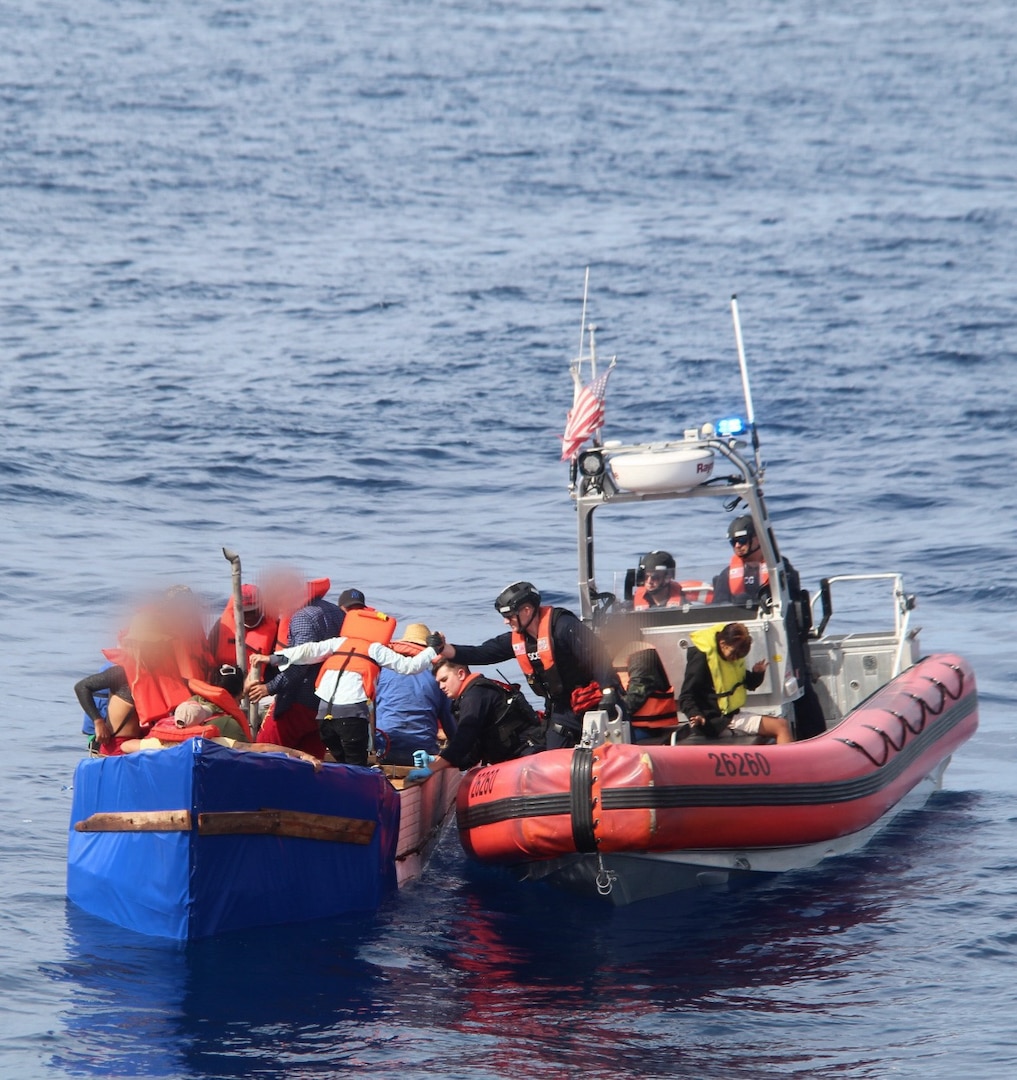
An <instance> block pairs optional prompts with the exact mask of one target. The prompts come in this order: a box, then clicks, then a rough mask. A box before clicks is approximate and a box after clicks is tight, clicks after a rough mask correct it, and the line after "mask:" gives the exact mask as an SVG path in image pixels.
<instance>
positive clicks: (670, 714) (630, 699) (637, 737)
mask: <svg viewBox="0 0 1017 1080" xmlns="http://www.w3.org/2000/svg"><path fill="white" fill-rule="evenodd" d="M622 683H623V684H624V686H625V694H624V696H623V698H622V701H623V702H624V704H625V707H626V708H627V709H628V712H629V720H630V722H631V724H632V737H633V740H634V741H635V742H649V741H654V740H657V741H666V740H667V739H669V738H670V736H671V731H672V730H673V729H674V728H675V726H676V725H677V723H678V703H677V702H676V701H675V696H674V687H673V686H672V685H671V683H670V681H669V680H668V677H667V672H666V671H665V670H664V665H663V663H662V662H661V659H660V654H659V653H658V652H657V650H656V649H654V648H653V647H652V646H643V645H640V646H637V647H636V648H635V649H634V651H633V652H632V653H630V654H629V658H628V662H627V663H626V670H625V674H624V677H623V678H622Z"/></svg>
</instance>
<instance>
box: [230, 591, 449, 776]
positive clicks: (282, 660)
mask: <svg viewBox="0 0 1017 1080" xmlns="http://www.w3.org/2000/svg"><path fill="white" fill-rule="evenodd" d="M363 595H364V594H363V593H362V592H360V590H359V589H352V590H347V592H346V593H343V595H342V596H341V597H340V602H341V603H342V606H343V610H344V611H345V617H344V619H343V631H344V635H343V636H342V637H331V638H326V639H325V640H324V641H310V642H306V643H305V644H301V645H293V646H290V647H288V648H285V649H280V650H278V651H276V652H274V653H273V654H272V655H270V656H265V655H261V654H255V655H253V656H252V657H251V662H252V664H263V663H267V664H273V665H275V666H276V667H278V668H279V669H280V671H281V672H282V673H283V674H285V673H286V671H287V670H288V668H289V667H290V666H291V665H305V664H317V665H319V668H318V676H317V678H316V679H315V685H314V692H315V694H316V695H317V698H318V710H317V719H318V732H319V734H320V736H321V740H322V742H323V743H324V744H325V746H326V747H328V749H329V751H330V753H331V754H332V756H333V757H334V758H335V760H336V761H338V762H342V763H345V764H347V765H366V764H367V753H368V747H369V745H370V730H371V704H372V702H373V701H374V696H375V688H376V686H377V680H378V672H379V671H380V670H381V668H383V667H384V668H391V669H392V670H394V671H397V672H399V674H400V675H416V674H417V673H418V672H421V671H428V670H430V667H431V665H432V664H433V662H434V660H435V658H436V657H437V655H438V653H437V651H436V650H435V649H433V648H430V647H427V648H424V649H423V650H422V651H421V652H419V653H418V654H417V655H416V656H402V655H401V654H400V653H397V652H395V651H394V650H392V649H390V648H388V645H387V642H389V641H391V640H392V637H393V634H394V631H395V619H393V618H392V617H391V616H389V615H385V614H384V613H383V612H380V611H375V610H374V609H373V608H369V607H367V605H366V604H365V603H364V601H363ZM358 598H359V599H358Z"/></svg>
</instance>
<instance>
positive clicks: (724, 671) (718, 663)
mask: <svg viewBox="0 0 1017 1080" xmlns="http://www.w3.org/2000/svg"><path fill="white" fill-rule="evenodd" d="M726 625H727V623H716V624H715V625H713V626H710V627H708V628H707V629H706V630H696V631H694V632H693V633H691V634H689V640H690V641H691V642H692V644H693V645H695V647H696V648H697V649H698V650H699V651H700V652H701V653H703V654H704V655H705V656H706V663H707V665H708V667H709V669H710V678H711V679H712V680H713V689H714V690H715V691H716V694H717V705H718V707H719V708H720V711H721V712H722V713H723V714H724V715H725V716H730V715H731V713H736V712H737V711H738V710H739V709H740V708H741V707H742V706H743V705H744V704H745V702H746V701H747V700H748V693H747V692H746V690H745V659H744V657H743V658H742V659H741V660H725V659H724V658H723V657H722V656H721V655H720V649H719V648H718V646H717V635H718V634H719V633H720V632H721V630H723V629H724V627H725V626H726Z"/></svg>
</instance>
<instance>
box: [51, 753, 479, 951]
mask: <svg viewBox="0 0 1017 1080" xmlns="http://www.w3.org/2000/svg"><path fill="white" fill-rule="evenodd" d="M406 772H408V770H407V769H399V768H389V769H388V773H386V772H385V771H382V770H381V769H366V768H357V767H352V766H347V765H335V764H325V765H322V766H321V768H320V769H319V770H317V771H316V770H315V769H314V767H313V766H312V765H311V764H309V763H308V762H306V761H301V760H297V759H294V758H291V757H288V756H286V755H284V754H276V753H250V752H240V751H237V750H232V749H229V748H227V747H225V746H222V745H219V744H217V743H214V742H211V741H209V740H206V739H201V738H195V739H190V740H188V741H187V742H184V743H181V744H180V745H179V746H176V747H173V748H171V749H164V750H151V751H141V752H137V753H133V754H128V755H124V756H117V757H100V758H89V759H86V760H84V761H82V762H80V763H79V765H78V767H77V771H76V772H75V776H74V797H73V804H72V809H71V828H70V839H69V844H68V857H67V895H68V897H69V899H70V900H71V901H73V902H74V903H75V904H77V905H78V906H79V907H81V908H84V909H85V910H86V911H88V912H91V913H92V914H93V915H97V916H99V917H100V918H103V919H107V920H108V921H110V922H113V923H116V924H118V925H120V926H123V927H126V928H127V929H129V930H134V931H137V932H139V933H142V934H150V935H154V936H158V937H165V938H173V939H175V940H178V941H187V940H191V939H195V938H204V937H210V936H212V935H215V934H219V933H223V932H225V931H230V930H243V929H248V928H252V927H261V926H272V925H276V924H280V923H293V922H303V921H307V920H312V919H322V918H327V917H332V916H337V915H345V914H348V913H354V912H370V911H374V910H376V909H377V908H378V906H379V905H380V904H381V903H382V902H383V901H384V900H385V898H386V897H387V896H389V895H390V894H391V893H393V892H394V891H395V890H396V889H397V888H398V887H399V886H401V885H404V884H405V883H407V882H408V881H412V880H413V879H414V878H416V877H418V876H419V875H420V873H421V871H422V869H423V867H424V866H425V864H426V862H427V858H428V856H429V855H430V853H431V851H432V849H433V848H434V846H435V844H436V843H437V840H438V838H439V835H440V831H441V828H442V825H443V824H444V822H445V821H446V819H447V818H449V817H450V816H451V811H452V807H453V805H454V801H455V794H456V788H457V787H458V784H459V780H460V774H459V773H458V771H456V770H454V769H447V770H444V772H443V773H442V774H441V775H440V776H436V777H435V781H437V782H432V783H429V784H427V785H423V786H420V785H418V786H411V787H407V788H405V789H403V788H402V776H404V775H405V774H406Z"/></svg>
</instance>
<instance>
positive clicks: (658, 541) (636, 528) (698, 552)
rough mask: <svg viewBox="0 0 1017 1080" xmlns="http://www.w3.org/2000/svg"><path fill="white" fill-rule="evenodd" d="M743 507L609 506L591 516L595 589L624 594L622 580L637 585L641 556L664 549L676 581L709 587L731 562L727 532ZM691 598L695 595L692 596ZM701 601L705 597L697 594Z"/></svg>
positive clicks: (697, 501)
mask: <svg viewBox="0 0 1017 1080" xmlns="http://www.w3.org/2000/svg"><path fill="white" fill-rule="evenodd" d="M744 513H745V508H744V507H739V508H738V509H737V510H732V511H730V512H727V511H725V509H724V502H723V500H721V499H719V498H716V499H714V498H692V499H682V500H670V501H662V502H643V503H626V504H617V503H616V504H613V505H606V506H602V507H600V508H599V509H598V510H597V511H596V513H595V514H594V515H593V529H594V558H595V572H596V582H597V588H598V590H599V591H600V592H611V593H614V595H615V596H616V597H617V599H618V601H624V600H627V599H631V596H626V578H628V579H629V581H630V582H631V581H632V579H633V578H634V577H635V578H636V580H635V584H638V583H639V579H638V577H637V576H636V575H637V571H638V568H639V563H640V559H641V558H642V557H643V556H644V555H646V554H647V553H649V552H660V551H663V552H667V553H668V554H670V555H671V556H673V557H674V560H675V563H676V569H675V575H674V577H675V581H678V582H680V583H691V584H690V585H687V586H685V589H686V592H690V591H694V590H693V589H692V586H694V585H696V584H700V583H701V584H702V585H703V586H704V587H707V586H710V585H712V583H713V580H714V578H715V577H716V576H717V575H719V574H721V573H722V572H723V571H724V570H725V569H727V567H728V565H729V564H730V562H731V553H732V550H733V549H732V547H731V544H730V542H729V540H728V535H727V530H728V526H729V525H730V524H731V522H732V521H734V520H735V518H737V517H739V516H740V515H741V514H744ZM690 599H692V600H693V602H695V599H696V597H690ZM701 599H702V600H704V601H705V599H706V597H705V595H704V596H703V597H701Z"/></svg>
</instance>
